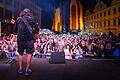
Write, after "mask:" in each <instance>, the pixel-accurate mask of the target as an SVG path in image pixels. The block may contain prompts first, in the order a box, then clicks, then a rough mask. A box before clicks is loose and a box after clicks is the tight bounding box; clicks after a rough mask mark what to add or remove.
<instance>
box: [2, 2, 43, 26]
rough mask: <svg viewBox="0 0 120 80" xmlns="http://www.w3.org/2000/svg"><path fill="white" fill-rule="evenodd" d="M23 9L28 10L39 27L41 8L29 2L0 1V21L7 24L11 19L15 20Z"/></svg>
mask: <svg viewBox="0 0 120 80" xmlns="http://www.w3.org/2000/svg"><path fill="white" fill-rule="evenodd" d="M24 8H29V9H30V10H31V11H32V12H33V15H34V17H35V19H36V20H37V21H38V23H39V25H41V8H40V7H39V6H37V5H35V4H34V3H33V2H32V1H31V0H0V20H1V19H4V20H7V21H8V22H9V20H11V19H12V18H17V17H18V16H19V12H20V11H21V10H23V9H24Z"/></svg>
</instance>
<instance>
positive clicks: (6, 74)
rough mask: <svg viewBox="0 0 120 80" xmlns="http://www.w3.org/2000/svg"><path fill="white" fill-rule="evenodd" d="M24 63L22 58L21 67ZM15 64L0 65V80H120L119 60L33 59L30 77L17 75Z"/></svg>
mask: <svg viewBox="0 0 120 80" xmlns="http://www.w3.org/2000/svg"><path fill="white" fill-rule="evenodd" d="M25 63H26V62H25V58H24V61H23V67H25ZM17 64H18V63H17V62H15V63H13V64H0V80H120V60H113V59H83V60H82V59H81V60H66V63H65V64H50V63H49V60H48V59H40V58H33V59H32V62H31V69H32V74H31V76H25V75H24V74H23V75H18V74H17V68H18V66H17ZM24 70H25V68H24Z"/></svg>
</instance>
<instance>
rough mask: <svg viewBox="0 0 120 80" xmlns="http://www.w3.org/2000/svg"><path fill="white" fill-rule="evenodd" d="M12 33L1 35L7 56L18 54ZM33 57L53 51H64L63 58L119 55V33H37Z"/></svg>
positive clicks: (1, 43)
mask: <svg viewBox="0 0 120 80" xmlns="http://www.w3.org/2000/svg"><path fill="white" fill-rule="evenodd" d="M12 37H13V35H10V36H3V37H1V40H0V50H1V51H4V52H5V53H6V55H7V56H8V57H13V56H16V55H18V52H17V42H15V41H13V42H11V39H12ZM34 48H35V51H34V53H33V56H34V57H41V58H42V57H46V56H50V54H52V53H53V52H56V54H57V52H64V53H65V59H80V58H84V57H86V58H110V57H112V56H118V57H119V56H120V35H118V36H116V35H113V34H103V35H98V34H94V35H92V34H87V35H85V34H84V35H75V34H51V35H44V34H43V35H39V38H38V39H37V40H36V41H35V42H34Z"/></svg>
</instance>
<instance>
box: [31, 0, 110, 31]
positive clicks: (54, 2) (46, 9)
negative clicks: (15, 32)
mask: <svg viewBox="0 0 120 80" xmlns="http://www.w3.org/2000/svg"><path fill="white" fill-rule="evenodd" d="M33 1H34V2H35V4H37V5H38V6H40V7H41V8H42V28H49V29H51V26H52V24H53V18H54V11H55V9H56V8H57V7H61V11H62V20H63V24H64V25H65V26H69V15H70V0H33ZM80 1H81V3H82V5H83V12H84V14H85V11H86V10H87V9H89V10H90V11H91V12H92V11H93V9H94V7H95V4H96V3H97V1H98V0H80ZM101 1H103V2H104V3H105V4H107V6H110V4H111V1H112V0H101Z"/></svg>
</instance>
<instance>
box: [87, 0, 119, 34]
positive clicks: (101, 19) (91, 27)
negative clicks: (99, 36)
mask: <svg viewBox="0 0 120 80" xmlns="http://www.w3.org/2000/svg"><path fill="white" fill-rule="evenodd" d="M85 20H86V21H87V24H85V25H86V26H87V28H86V29H88V30H87V31H89V32H95V33H96V32H113V33H114V34H118V33H120V0H113V1H112V3H111V5H110V6H109V7H107V6H106V4H104V3H103V2H102V1H100V0H99V1H98V3H97V4H96V6H95V8H94V11H93V13H90V11H89V10H87V11H86V14H85Z"/></svg>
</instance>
